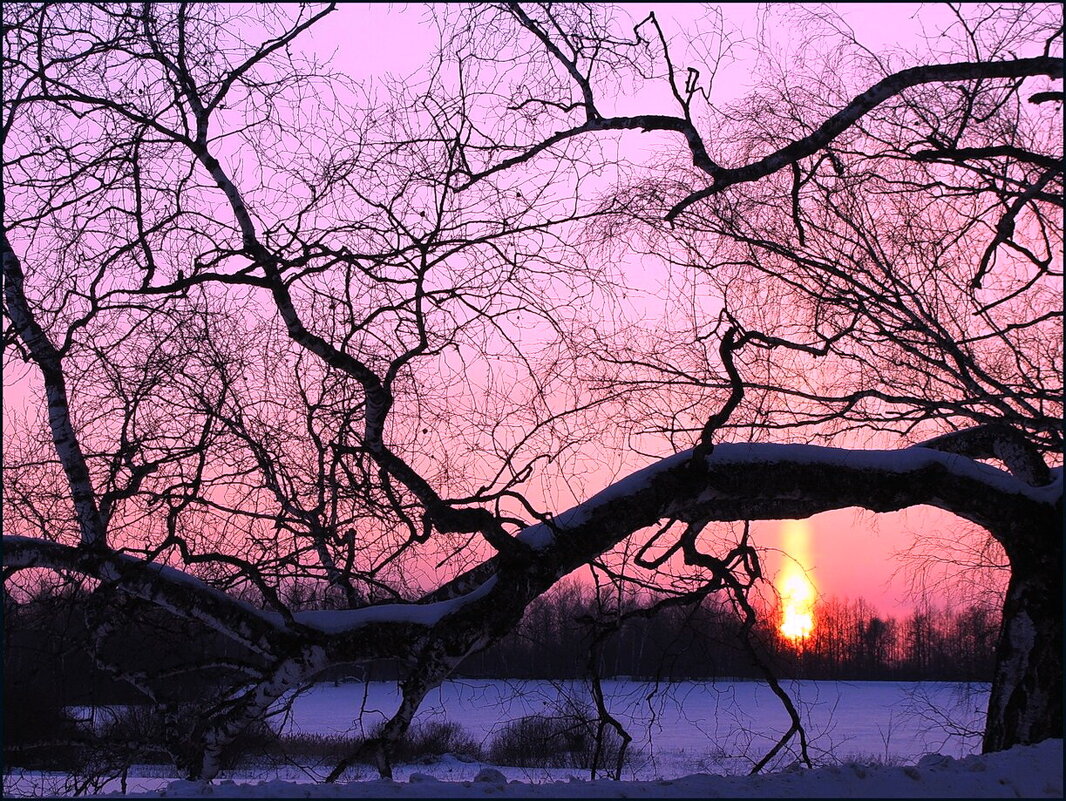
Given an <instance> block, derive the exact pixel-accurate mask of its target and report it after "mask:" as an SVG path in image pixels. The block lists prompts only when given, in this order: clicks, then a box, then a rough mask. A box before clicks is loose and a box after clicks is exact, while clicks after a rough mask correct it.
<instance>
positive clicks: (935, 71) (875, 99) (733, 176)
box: [666, 56, 1063, 220]
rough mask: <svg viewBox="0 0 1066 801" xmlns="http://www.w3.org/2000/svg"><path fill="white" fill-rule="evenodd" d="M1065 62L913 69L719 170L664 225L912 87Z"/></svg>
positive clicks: (1038, 70) (807, 151)
mask: <svg viewBox="0 0 1066 801" xmlns="http://www.w3.org/2000/svg"><path fill="white" fill-rule="evenodd" d="M1062 69H1063V60H1062V59H1061V58H1052V57H1050V56H1038V57H1036V58H1019V59H1014V60H1011V61H993V62H973V61H964V62H959V63H956V64H934V65H930V66H922V67H911V68H910V69H905V70H902V71H900V72H897V73H894V74H892V75H889V76H888V77H887V78H883V79H882V80H880V81H878V82H877V83H875V84H874V85H873V86H871V87H870V88H869V89H867V90H866V91H865V92H863V93H862V94H861V95H859V96H858V97H856V98H855V99H854V100H852V101H851V102H850V103H848V105H846V106H845V107H844V108H842V109H841V110H840V111H838V112H837V113H836V114H834V115H833V116H832V117H830V118H829V119H827V120H826V121H825V122H823V123H822V124H821V125H820V126H819V127H818V128H817V130H815V131H814V132H812V133H811V134H809V135H808V136H805V137H803V138H802V139H797V140H796V141H795V142H792V143H790V144H788V145H786V146H785V147H783V148H781V149H779V150H776V151H774V152H773V153H771V154H769V155H768V156H764V157H763V158H761V159H759V160H758V161H754V162H752V163H751V164H747V165H745V166H743V167H734V168H731V169H719V170H718V171H716V172H713V173H711V175H712V178H713V183H712V184H711V185H710V186H709V187H707V188H706V189H701V190H699V191H698V192H693V193H692V194H690V195H689V196H688V197H686V198H685V199H684V200H682V201H681V202H680V203H678V204H676V205H675V206H674V207H673V208H672V209H670V211H669V212H667V214H666V219H667V220H673V219H675V218H676V217H677V216H678V215H679V214H680V213H681V212H683V211H684V210H685V209H687V208H688V207H689V206H691V205H692V204H693V203H696V202H698V201H700V200H703V199H705V198H708V197H710V196H711V195H714V194H717V193H718V192H721V191H722V190H723V189H725V188H726V187H729V186H732V185H733V184H739V183H746V182H748V181H757V180H758V179H760V178H764V177H765V176H767V175H770V174H772V173H775V172H777V171H778V170H780V169H782V168H783V167H787V166H788V165H789V164H793V163H795V162H797V161H799V160H800V159H803V158H806V157H807V156H812V155H814V154H815V153H817V152H818V151H819V150H821V149H822V148H824V147H825V146H826V145H828V144H829V143H830V142H832V141H833V140H834V139H836V138H837V137H838V136H840V134H842V133H843V132H844V131H846V130H847V129H848V128H850V127H851V126H852V125H853V124H854V123H855V122H856V121H858V120H859V119H860V118H861V117H863V116H864V115H866V114H867V113H869V112H870V111H872V110H873V109H874V108H876V107H877V106H879V105H880V104H881V103H884V102H885V101H886V100H888V99H889V98H892V97H894V96H895V95H898V94H900V93H901V92H903V91H904V90H905V89H909V88H911V87H912V86H920V85H922V84H926V83H948V82H953V81H974V80H982V79H988V78H1028V77H1033V76H1036V75H1048V76H1050V77H1052V78H1056V77H1061V76H1062Z"/></svg>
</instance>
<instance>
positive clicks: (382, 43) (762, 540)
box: [306, 3, 995, 615]
mask: <svg viewBox="0 0 1066 801" xmlns="http://www.w3.org/2000/svg"><path fill="white" fill-rule="evenodd" d="M833 8H834V10H835V11H836V12H838V13H839V14H840V16H841V17H842V18H843V20H844V21H845V22H846V23H847V25H849V26H850V27H851V28H852V30H853V31H854V33H855V36H856V38H857V39H858V41H859V42H860V43H862V44H865V45H867V46H869V47H870V48H871V49H872V50H875V51H883V50H886V49H891V50H894V51H901V50H908V49H912V48H913V49H916V50H921V49H922V39H923V37H924V36H933V37H934V38H935V36H936V35H937V34H938V32H939V27H938V26H940V25H944V24H948V23H950V21H951V20H952V19H953V15H952V13H951V11H950V10H949V9H948V8H947V7H946V6H930V5H928V4H926V5H925V6H924V8H923V6H922V5H921V4H916V3H842V4H836V5H834V6H833ZM720 9H721V12H722V14H723V17H724V20H725V24H726V26H727V29H731V30H732V31H733V35H734V37H735V38H736V39H737V45H736V48H735V52H734V60H733V61H732V62H731V63H725V64H724V65H723V68H722V69H721V71H720V73H719V76H718V77H717V79H716V81H715V84H714V88H713V92H712V99H713V100H717V101H720V102H728V101H729V100H732V99H735V98H736V97H737V96H740V95H742V94H743V93H744V92H745V90H747V89H748V88H750V83H751V75H750V55H751V51H750V49H749V48H748V46H746V45H745V44H744V41H743V40H744V39H745V38H754V37H757V36H759V35H760V34H761V35H765V36H767V37H768V39H769V41H771V42H772V43H773V44H774V45H776V46H778V47H779V48H781V50H782V52H788V51H789V49H790V48H795V47H796V46H797V45H796V38H797V37H796V36H795V34H794V32H793V29H792V28H791V27H790V26H788V25H783V24H781V17H780V16H779V15H780V14H782V13H783V9H782V8H781V7H780V6H778V7H777V8H776V9H775V10H774V16H769V15H767V13H766V11H765V8H762V9H761V8H760V6H759V5H758V4H754V3H730V4H726V5H723V6H721V7H720ZM651 10H654V12H655V13H656V15H657V16H658V17H659V19H660V21H661V23H662V24H663V26H664V31H665V32H666V33H667V35H670V33H671V32H674V33H681V32H685V31H687V30H691V29H692V27H693V26H694V25H695V24H696V20H699V19H700V18H701V17H703V15H704V13H705V11H704V9H703V7H702V6H701V5H699V4H661V3H657V4H655V5H654V6H644V5H641V4H639V3H636V4H629V5H627V6H623V12H624V13H628V14H629V15H630V16H631V17H632V19H633V21H634V23H635V22H637V21H639V20H640V19H642V18H643V17H644V16H645V15H646V14H647V12H648V11H651ZM919 12H920V13H919ZM703 24H706V23H703ZM306 43H307V46H308V47H309V49H310V50H312V51H314V52H317V53H322V54H329V53H331V52H333V51H334V50H335V51H336V52H335V55H334V56H333V59H332V61H331V62H330V64H331V66H332V67H334V68H336V69H338V70H342V71H344V72H346V73H348V74H350V75H352V76H353V77H356V78H358V79H360V80H366V81H371V82H373V81H375V80H376V79H378V78H380V76H381V75H382V74H383V73H390V74H391V75H393V76H396V77H400V76H405V75H411V74H413V73H416V72H417V70H418V69H419V67H420V66H421V65H422V64H424V63H425V60H426V59H427V58H428V57H429V55H430V54H431V52H432V51H433V49H434V47H435V45H436V32H435V30H434V28H433V27H432V26H431V25H430V24H429V23H428V21H427V14H426V12H425V10H424V8H422V7H420V6H418V5H415V4H393V5H389V6H382V5H371V4H348V5H343V6H341V8H340V9H339V10H338V11H337V12H336V14H335V15H334V17H333V18H332V19H331V21H330V22H329V23H328V24H326V25H323V26H319V27H317V28H315V29H313V30H312V31H311V34H310V36H309V37H308V38H307V40H306ZM903 66H909V64H903ZM627 101H629V102H633V101H632V99H631V98H619V100H618V102H619V103H620V104H623V105H622V107H623V108H624V107H625V106H624V104H625V103H626V102H627ZM635 138H636V137H635V136H634V139H635ZM646 269H647V267H646V265H639V266H637V265H634V266H633V270H634V272H635V273H638V274H639V273H640V272H641V271H643V270H646ZM633 466H634V467H636V466H639V463H634V465H633ZM611 478H612V476H608V475H605V476H603V477H602V479H601V481H600V482H599V483H600V486H602V485H605V484H607V483H609V481H610V480H611ZM583 486H585V487H588V488H590V489H599V488H600V486H597V482H596V481H595V480H594V479H593V478H592V477H586V479H585V481H584V482H583ZM564 497H565V496H564ZM573 500H577V499H576V498H575V499H573ZM809 524H810V525H809V531H810V536H811V543H810V566H809V567H810V570H811V575H812V578H813V580H814V582H815V584H816V586H817V590H818V592H819V594H820V596H822V597H838V598H849V599H855V598H859V597H862V598H865V599H866V600H867V601H869V602H870V603H871V604H872V605H873V606H874V607H875V608H876V609H877V610H879V611H880V612H881V613H882V614H894V615H900V614H907V613H908V612H910V611H911V610H912V609H913V608H914V605H915V603H916V601H917V600H918V599H917V597H916V595H915V592H914V590H915V586H917V585H920V583H921V581H920V578H919V576H917V575H916V574H915V571H914V565H913V564H908V563H906V562H905V561H903V560H901V559H899V558H897V557H898V555H899V554H900V553H901V552H903V551H905V550H907V549H909V548H911V547H912V545H914V544H915V540H916V538H921V537H923V536H924V537H932V538H935V539H936V540H944V541H947V542H952V541H956V540H959V541H962V542H963V543H964V548H965V543H967V542H969V541H970V540H971V539H973V538H974V537H976V540H974V541H980V540H981V539H983V535H981V534H976V535H974V534H973V533H972V531H971V529H969V528H968V527H967V524H966V523H965V522H964V521H960V520H959V519H958V518H956V517H953V516H951V515H948V514H945V513H941V512H938V511H937V510H933V509H928V508H919V509H912V510H908V511H904V512H899V513H893V514H885V515H874V514H873V513H870V512H862V511H860V510H839V511H835V512H828V513H825V514H821V515H816V516H815V517H813V518H811V519H810V521H809ZM786 527H787V524H784V523H778V522H776V521H766V522H755V523H753V524H752V530H753V531H754V532H755V534H756V540H757V542H758V543H759V544H760V545H762V546H763V547H766V548H767V549H769V550H768V553H767V557H766V565H767V570H768V572H769V574H770V575H776V574H777V572H778V571H779V570H780V569H781V567H782V560H781V558H780V556H779V554H778V551H779V549H781V548H782V547H783V546H784V540H785V537H784V535H783V534H782V531H783V530H784V529H785V528H786ZM968 532H969V533H968ZM937 547H940V546H937ZM918 548H919V551H920V552H929V550H930V546H929V545H924V546H923V545H921V543H919V546H918ZM949 574H950V569H949ZM941 575H943V571H942V570H940V569H935V570H934V571H933V576H931V577H930V578H933V577H937V576H941ZM994 581H995V580H994V579H993V582H994ZM927 600H931V601H933V602H934V603H937V602H939V603H944V602H947V601H948V597H947V596H946V595H945V593H944V592H943V590H942V589H939V590H938V589H932V590H931V592H930V594H929V597H928V599H927Z"/></svg>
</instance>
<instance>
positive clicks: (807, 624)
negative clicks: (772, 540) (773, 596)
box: [775, 520, 816, 640]
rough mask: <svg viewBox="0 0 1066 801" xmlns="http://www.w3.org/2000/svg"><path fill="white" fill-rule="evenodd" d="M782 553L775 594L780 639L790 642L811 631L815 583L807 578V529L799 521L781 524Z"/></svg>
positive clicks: (808, 546) (808, 533) (786, 521)
mask: <svg viewBox="0 0 1066 801" xmlns="http://www.w3.org/2000/svg"><path fill="white" fill-rule="evenodd" d="M781 533H782V542H781V549H782V550H783V551H784V552H785V554H786V555H787V559H786V561H785V563H784V565H782V567H781V570H780V571H779V572H778V574H777V582H776V584H775V586H776V587H777V592H778V594H779V595H780V596H781V625H780V626H779V627H778V628H779V631H780V632H781V634H782V635H784V636H785V637H787V638H788V639H790V640H801V639H804V638H806V637H809V636H810V635H811V633H812V632H813V631H814V600H815V596H816V592H815V588H814V582H812V581H811V576H810V571H809V567H810V561H811V560H810V527H809V526H808V525H807V523H806V522H805V521H802V520H785V521H783V522H782V524H781Z"/></svg>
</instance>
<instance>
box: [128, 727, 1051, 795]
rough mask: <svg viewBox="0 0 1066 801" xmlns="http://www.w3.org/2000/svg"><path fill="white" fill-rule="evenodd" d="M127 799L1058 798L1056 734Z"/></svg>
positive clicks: (195, 786)
mask: <svg viewBox="0 0 1066 801" xmlns="http://www.w3.org/2000/svg"><path fill="white" fill-rule="evenodd" d="M126 797H130V798H203V797H211V798H397V799H407V798H487V797H491V798H715V797H727V798H797V797H799V798H811V797H816V798H1018V797H1024V798H1062V740H1047V741H1045V742H1043V743H1040V744H1038V745H1032V746H1018V747H1015V748H1012V749H1010V750H1009V751H1004V752H1000V753H996V754H987V755H982V756H970V757H966V758H964V759H958V760H957V759H953V758H952V757H947V756H941V755H928V756H925V757H923V758H922V759H920V760H918V762H917V763H916V764H915V765H909V766H905V767H876V766H874V767H870V766H864V765H860V764H857V763H851V764H842V765H834V766H830V767H824V768H816V769H813V770H803V769H799V768H794V769H791V770H785V771H782V772H779V773H773V774H767V775H761V776H753V777H747V776H714V775H707V774H703V775H693V776H685V777H682V778H678V779H661V780H657V781H623V782H614V781H610V780H605V779H600V780H595V781H586V780H583V779H581V778H580V777H578V776H571V777H569V778H568V779H567V780H565V781H559V782H550V783H543V784H528V783H525V782H519V781H507V780H506V778H505V777H504V776H503V775H502V774H501V773H500V772H499V771H494V770H491V769H490V770H483V771H481V772H480V773H479V774H478V776H477V777H475V778H474V779H473V780H470V781H458V782H448V781H440V780H439V779H437V778H435V777H433V776H431V775H428V774H426V773H413V774H411V775H410V776H409V777H408V778H407V780H406V781H383V780H374V781H362V782H350V783H347V784H335V785H322V784H317V785H307V784H295V783H293V782H286V781H278V780H275V781H266V782H252V783H249V784H237V783H235V782H231V781H223V782H218V783H215V784H212V785H207V784H202V783H197V782H186V781H178V782H171V783H170V784H169V785H168V786H167V787H165V788H164V789H163V790H162V791H158V792H154V793H143V794H137V793H131V794H129V795H128V796H126Z"/></svg>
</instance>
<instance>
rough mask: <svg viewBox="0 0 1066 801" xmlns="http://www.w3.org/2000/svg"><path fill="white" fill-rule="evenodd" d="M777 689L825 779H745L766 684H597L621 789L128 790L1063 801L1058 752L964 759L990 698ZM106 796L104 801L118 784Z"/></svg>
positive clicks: (495, 707)
mask: <svg viewBox="0 0 1066 801" xmlns="http://www.w3.org/2000/svg"><path fill="white" fill-rule="evenodd" d="M786 686H787V688H788V689H789V690H790V692H791V693H792V695H793V698H794V699H796V701H797V706H798V707H799V708H800V710H801V714H802V716H803V718H804V721H805V723H806V725H807V730H808V734H809V736H810V746H811V748H810V753H811V756H812V758H813V759H814V761H815V763H816V765H822V766H824V767H818V768H816V769H815V770H807V769H801V768H800V767H799V766H798V764H796V763H795V753H794V752H793V753H789V754H784V755H782V756H781V757H780V758H779V759H778V760H776V762H775V764H774V765H772V768H773V769H774V770H776V771H779V772H778V773H775V774H772V775H764V776H760V777H754V778H749V777H747V776H746V775H744V774H746V773H747V772H748V770H750V767H751V765H752V764H753V760H755V759H758V758H759V757H761V756H762V755H763V753H765V752H766V750H767V749H768V748H769V746H770V745H771V744H772V743H773V742H774V741H775V740H776V737H777V735H778V733H780V732H781V731H783V730H784V729H785V728H786V726H787V722H786V721H787V717H786V715H785V713H784V711H783V710H782V709H781V706H780V703H779V702H778V701H777V699H776V698H775V697H774V696H773V695H772V693H771V692H770V690H769V688H768V687H766V686H765V685H763V684H761V683H758V682H746V681H744V682H742V681H737V682H732V681H718V682H714V683H708V682H677V683H670V684H667V683H662V684H653V683H650V682H637V681H610V682H605V685H604V689H605V691H606V695H607V702H608V706H609V707H610V709H611V712H612V714H614V715H615V716H616V717H617V718H618V719H619V720H620V721H621V722H622V723H623V724H624V725H626V727H627V728H628V730H629V732H630V734H631V735H632V736H633V743H632V746H631V749H632V751H633V759H632V760H631V762H630V764H629V766H628V768H627V769H626V772H625V774H624V776H623V778H624V779H625V780H626V781H624V782H621V783H619V782H610V781H605V780H597V781H594V782H590V781H588V780H589V778H590V777H589V773H588V771H587V770H580V769H576V768H553V769H548V768H513V767H511V768H508V767H499V766H492V765H486V764H485V763H483V762H472V761H464V760H463V759H460V758H457V757H454V756H450V755H447V756H444V757H441V758H437V759H434V760H433V761H431V762H428V763H420V764H413V765H401V766H397V769H396V771H395V780H394V781H392V782H382V781H377V780H376V775H375V774H374V773H373V772H372V771H371V770H370V769H369V768H363V769H360V770H357V771H355V772H354V773H352V774H351V775H350V776H348V777H346V779H353V780H355V781H351V782H349V783H347V784H343V785H332V786H316V785H313V784H312V782H315V781H316V780H320V779H321V778H322V777H323V776H324V775H325V773H326V769H320V770H313V769H309V768H308V766H307V765H288V766H274V767H271V768H270V769H265V768H264V769H261V770H254V771H253V770H242V771H235V772H233V773H231V774H227V775H225V776H223V777H222V779H221V780H220V781H216V782H215V783H214V785H212V786H209V787H204V786H202V785H196V784H193V783H189V782H177V781H175V780H174V777H173V776H168V775H162V773H163V771H161V770H160V769H159V768H158V767H154V768H153V767H149V766H141V767H140V768H135V769H134V770H132V771H131V772H130V775H129V777H128V779H127V785H126V789H127V791H128V792H129V793H130V794H134V793H138V792H141V793H143V792H148V793H151V794H152V795H159V794H163V795H165V796H166V797H195V796H201V795H205V794H209V795H212V796H214V797H240V796H243V797H257V796H260V797H359V798H375V797H376V798H393V797H395V798H434V797H480V796H483V795H493V796H502V797H546V798H549V797H573V796H576V795H580V796H588V797H601V798H602V797H619V796H620V795H626V796H629V797H649V798H650V797H659V798H664V797H697V796H703V797H708V796H712V797H713V796H722V795H725V796H734V797H760V796H761V797H773V796H781V797H783V796H812V795H813V796H823V797H825V796H841V797H847V796H852V797H855V796H858V797H862V796H867V797H869V796H895V797H908V796H909V797H923V796H925V797H929V796H943V797H952V796H954V797H980V796H984V797H996V796H1004V795H1005V796H1017V795H1022V796H1030V797H1032V796H1036V797H1062V741H1051V742H1048V743H1043V744H1041V745H1040V746H1034V747H1031V748H1023V749H1015V750H1013V751H1012V752H1010V753H1007V754H996V755H991V756H989V757H975V756H966V755H968V754H971V753H973V752H974V751H975V750H977V749H978V747H979V739H978V738H976V737H973V736H969V734H968V733H972V732H976V731H978V730H979V729H980V725H981V719H982V710H983V707H984V704H985V703H986V701H987V685H957V684H947V683H923V684H913V683H896V682H789V683H787V685H786ZM587 698H588V696H587V690H586V689H585V688H584V686H583V685H582V684H580V683H575V682H544V681H481V680H463V681H452V682H447V683H446V684H445V685H443V686H442V687H441V688H440V689H439V690H437V691H435V692H434V693H433V694H432V695H431V696H430V697H429V698H428V699H427V701H426V702H425V703H424V705H423V708H422V710H421V711H420V713H419V716H418V719H417V721H416V722H428V721H442V720H449V721H455V722H457V723H459V724H460V725H461V726H462V727H463V728H464V729H465V730H466V731H467V732H468V733H469V734H471V735H472V736H474V737H475V739H477V740H479V741H481V742H482V743H483V744H484V745H488V743H489V742H490V741H491V739H492V737H493V735H494V733H495V732H497V731H498V730H499V729H500V728H501V727H502V726H503V725H504V724H505V723H506V722H507V721H509V720H514V719H517V718H521V717H523V716H526V715H530V714H537V713H545V714H551V713H552V712H554V711H556V710H558V709H559V708H560V707H561V706H566V705H568V704H571V705H572V704H573V703H575V702H576V703H578V704H580V703H582V701H587ZM288 700H289V702H290V703H289V704H288V706H287V708H286V709H285V710H284V711H282V710H279V713H278V715H277V717H276V718H275V720H274V725H275V727H278V728H282V729H284V730H285V731H287V732H291V733H298V732H303V733H323V734H327V733H328V734H341V733H346V732H347V733H351V734H352V735H359V734H360V733H361V732H363V731H365V730H367V729H370V728H372V727H373V726H374V725H375V724H376V723H378V722H380V721H382V720H384V719H385V717H386V716H388V715H389V714H391V713H392V712H393V710H394V709H395V708H396V706H397V704H398V695H397V693H396V688H395V685H393V684H389V683H384V682H371V683H355V682H352V683H347V684H341V685H339V686H334V685H332V684H319V685H316V686H314V687H312V688H311V689H309V690H307V691H306V692H304V693H301V694H300V695H298V696H296V697H295V698H291V699H288ZM935 754H939V755H940V756H932V755H935ZM870 763H875V764H876V766H874V767H871V766H869V765H870ZM693 774H718V775H693ZM9 779H10V777H9ZM578 782H580V784H578ZM61 789H62V783H61V782H60V777H48V776H41V775H39V774H38V775H33V776H30V775H27V776H24V777H22V778H21V779H20V780H18V781H16V782H14V783H9V785H8V786H7V787H5V791H6V792H7V793H8V794H12V795H14V794H19V795H24V794H41V793H42V792H44V793H48V792H52V793H59V792H60V791H61ZM101 789H102V790H103V791H105V792H106V791H114V790H117V789H118V784H117V783H112V784H110V785H109V786H107V787H104V788H101Z"/></svg>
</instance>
